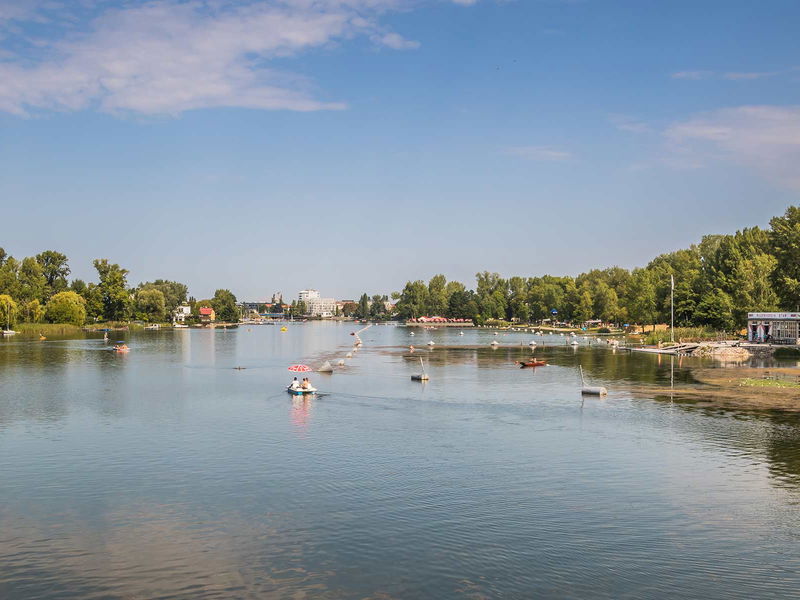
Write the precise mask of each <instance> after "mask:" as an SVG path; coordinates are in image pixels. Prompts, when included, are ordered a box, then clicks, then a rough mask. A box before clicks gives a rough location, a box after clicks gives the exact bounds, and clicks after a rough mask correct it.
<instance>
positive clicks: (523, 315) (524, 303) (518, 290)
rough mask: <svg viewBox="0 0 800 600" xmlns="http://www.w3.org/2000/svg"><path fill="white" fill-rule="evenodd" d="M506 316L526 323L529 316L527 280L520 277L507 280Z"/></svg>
mask: <svg viewBox="0 0 800 600" xmlns="http://www.w3.org/2000/svg"><path fill="white" fill-rule="evenodd" d="M508 313H509V314H508V316H509V317H510V318H512V319H517V320H518V321H520V322H522V323H527V322H528V319H530V316H531V309H530V305H529V304H528V282H527V281H526V280H525V279H524V278H522V277H512V278H511V279H509V280H508Z"/></svg>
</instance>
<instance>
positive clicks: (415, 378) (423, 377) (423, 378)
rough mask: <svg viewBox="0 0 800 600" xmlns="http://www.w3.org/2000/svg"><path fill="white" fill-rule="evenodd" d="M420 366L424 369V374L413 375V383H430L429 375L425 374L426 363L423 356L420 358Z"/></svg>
mask: <svg viewBox="0 0 800 600" xmlns="http://www.w3.org/2000/svg"><path fill="white" fill-rule="evenodd" d="M419 364H420V366H421V367H422V373H417V374H415V375H412V376H411V379H412V380H413V381H428V379H430V378H429V377H428V374H427V373H426V372H425V363H424V362H422V357H421V356H420V357H419Z"/></svg>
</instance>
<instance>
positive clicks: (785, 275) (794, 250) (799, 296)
mask: <svg viewBox="0 0 800 600" xmlns="http://www.w3.org/2000/svg"><path fill="white" fill-rule="evenodd" d="M769 225H770V227H771V231H770V243H771V252H772V254H773V255H774V256H775V258H776V260H777V266H776V268H775V270H774V271H773V276H772V279H773V281H774V282H775V284H776V286H777V288H778V294H779V295H780V299H781V301H782V304H783V307H784V308H797V307H798V306H800V207H797V206H790V207H789V208H787V209H786V213H785V214H784V215H783V216H782V217H774V218H773V219H772V220H771V221H770V222H769Z"/></svg>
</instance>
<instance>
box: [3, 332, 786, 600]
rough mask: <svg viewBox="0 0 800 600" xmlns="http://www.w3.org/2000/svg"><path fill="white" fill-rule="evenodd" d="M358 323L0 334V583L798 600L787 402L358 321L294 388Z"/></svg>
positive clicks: (165, 593)
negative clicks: (585, 383) (778, 406)
mask: <svg viewBox="0 0 800 600" xmlns="http://www.w3.org/2000/svg"><path fill="white" fill-rule="evenodd" d="M352 330H354V327H353V326H351V325H342V324H323V323H316V324H312V323H308V324H293V325H290V326H289V331H287V332H286V333H285V334H281V333H280V331H279V328H276V327H260V328H259V327H253V328H251V330H247V329H244V328H243V329H239V330H238V331H237V330H188V331H187V330H184V331H153V332H142V333H139V334H128V333H124V334H123V335H121V336H119V339H124V340H125V341H126V343H127V344H128V345H129V346H130V347H131V352H130V354H128V355H115V354H114V353H113V352H110V351H108V349H107V345H106V344H105V343H104V342H103V341H102V336H97V335H92V334H87V336H86V337H85V338H82V339H52V340H48V341H46V342H38V341H36V342H35V343H34V342H30V341H26V340H22V339H18V340H4V341H2V342H0V374H1V375H2V382H3V388H2V394H0V564H2V565H3V568H2V569H1V570H0V598H3V599H5V598H10V599H16V598H21V599H26V600H27V599H28V598H98V599H99V598H156V597H158V598H187V599H189V598H192V599H194V598H231V597H235V598H238V597H243V598H245V597H251V598H264V597H278V598H284V597H285V598H295V597H313V598H449V597H453V598H486V597H509V598H530V597H553V598H565V597H572V598H584V597H599V598H618V597H631V598H673V597H676V596H677V597H687V596H689V597H707V598H752V597H786V596H790V595H792V594H794V593H795V590H796V588H797V586H798V584H800V573H799V571H798V568H800V552H798V548H797V542H798V540H797V533H796V532H797V531H798V525H800V522H798V514H797V511H796V507H797V505H798V500H800V496H799V495H798V493H799V492H800V443H798V442H800V427H799V426H798V425H799V423H798V417H797V416H796V415H792V414H785V413H770V412H766V411H761V412H756V411H749V412H748V411H733V410H730V409H719V408H709V407H698V406H696V405H692V404H689V403H685V402H683V401H681V400H679V394H674V393H673V390H680V388H681V386H686V385H691V384H693V378H692V370H693V369H695V368H697V367H698V366H708V365H709V363H707V362H702V361H699V360H697V359H681V358H669V357H661V358H659V357H655V356H650V355H636V354H634V355H630V354H627V353H623V352H617V353H614V352H612V351H610V350H609V349H608V348H606V347H592V346H590V345H589V341H588V340H581V344H582V345H581V346H579V347H577V348H575V349H573V348H571V347H567V346H566V345H565V344H564V341H563V340H552V341H551V340H549V339H548V338H547V337H539V338H537V341H538V346H537V348H536V350H535V355H536V357H537V358H542V359H544V360H546V361H547V362H548V363H549V364H548V366H547V367H542V368H537V369H519V368H518V365H517V364H515V361H518V360H520V359H522V358H528V357H530V356H531V355H532V352H531V349H530V348H529V347H527V344H528V341H529V339H530V337H531V334H525V335H524V336H523V335H519V336H515V335H513V334H512V335H508V336H497V338H495V337H493V336H491V334H489V333H488V332H483V331H471V330H470V331H466V332H465V335H464V336H458V333H457V332H446V331H431V332H427V331H426V332H424V333H423V332H422V331H420V330H418V335H417V336H416V338H415V339H416V340H417V343H418V344H419V346H424V345H426V343H427V341H428V340H429V339H430V340H433V341H434V342H435V343H436V345H435V346H434V349H433V350H429V349H428V348H422V349H420V350H418V351H417V352H416V353H415V354H414V355H413V356H412V355H410V354H409V353H408V350H407V348H408V345H409V336H408V330H406V329H405V328H395V327H389V326H376V327H373V328H371V329H370V330H369V332H368V335H366V336H364V342H365V345H364V347H363V348H362V349H361V351H360V352H358V353H356V354H355V355H354V356H353V358H352V359H347V360H346V365H345V366H344V367H342V368H341V369H338V370H337V372H336V373H335V374H334V375H332V376H329V377H325V378H320V377H317V378H315V384H316V385H317V387H319V388H320V390H321V391H322V392H323V394H321V395H320V396H319V397H317V398H293V397H289V396H288V395H287V394H286V392H285V386H286V384H287V383H288V382H289V379H290V377H289V376H288V375H289V373H288V372H287V371H286V367H287V366H288V365H289V364H293V363H296V362H307V363H309V364H318V361H322V360H329V359H330V360H332V362H334V364H336V362H337V361H338V359H340V358H342V359H343V358H344V356H345V354H346V353H347V352H348V351H349V349H350V345H351V343H352V338H351V337H350V336H349V333H350V332H351V331H352ZM116 339H117V337H113V341H116ZM493 339H499V340H500V341H501V346H500V347H499V348H497V349H494V350H493V349H492V348H491V347H490V346H489V343H490V342H491V341H492V340H493ZM418 356H424V357H425V367H426V371H428V373H429V374H430V377H431V380H430V382H428V383H427V384H424V385H423V384H420V383H419V382H413V381H411V379H410V376H411V374H413V373H415V372H417V371H418V370H419V361H418ZM578 364H581V365H583V368H584V370H585V372H586V375H587V378H589V379H591V380H592V381H593V382H596V383H598V384H600V385H606V386H607V387H609V389H611V392H612V393H611V395H610V396H609V397H608V398H607V399H597V398H591V399H590V398H586V399H583V398H581V396H580V393H579V388H580V379H579V376H578V373H577V366H578ZM236 367H240V369H237V368H236ZM621 382H639V383H646V384H648V385H651V386H656V387H657V388H658V389H661V390H663V394H664V399H665V400H666V401H665V400H661V399H654V398H647V397H640V396H636V395H632V394H630V393H627V392H622V391H619V390H620V389H627V388H625V387H624V386H622V385H620V383H621ZM615 383H617V385H616V386H615ZM670 399H672V400H673V401H670ZM287 411H288V415H287ZM287 416H288V418H287ZM776 574H779V575H778V576H776Z"/></svg>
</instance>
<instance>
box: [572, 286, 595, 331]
mask: <svg viewBox="0 0 800 600" xmlns="http://www.w3.org/2000/svg"><path fill="white" fill-rule="evenodd" d="M593 308H594V304H593V303H592V295H591V294H590V293H589V290H583V291H582V292H581V295H580V300H579V301H578V306H577V308H576V309H575V316H574V318H575V320H576V321H577V322H578V323H585V322H586V321H588V320H589V319H591V318H592V310H593Z"/></svg>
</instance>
